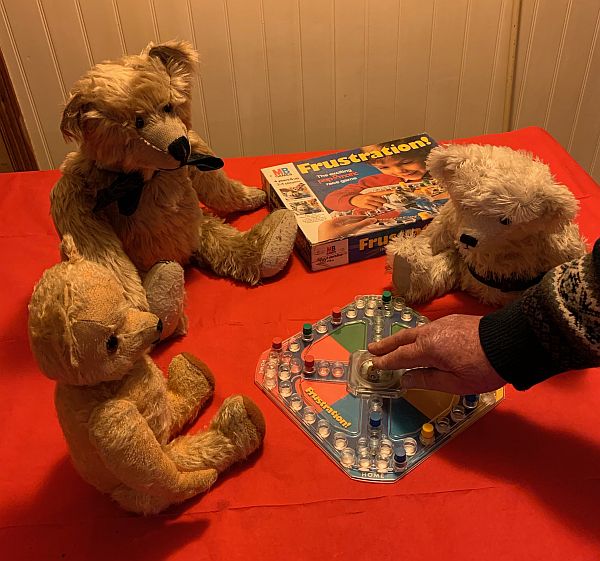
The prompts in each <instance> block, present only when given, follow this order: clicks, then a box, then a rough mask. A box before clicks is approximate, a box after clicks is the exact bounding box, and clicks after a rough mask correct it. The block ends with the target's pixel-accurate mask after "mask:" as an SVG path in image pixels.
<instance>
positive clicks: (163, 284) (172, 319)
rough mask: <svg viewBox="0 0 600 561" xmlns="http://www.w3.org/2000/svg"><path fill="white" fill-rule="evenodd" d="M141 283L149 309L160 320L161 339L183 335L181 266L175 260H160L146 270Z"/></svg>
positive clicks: (184, 319) (182, 280)
mask: <svg viewBox="0 0 600 561" xmlns="http://www.w3.org/2000/svg"><path fill="white" fill-rule="evenodd" d="M143 284H144V289H145V290H146V297H147V299H148V305H149V306H150V311H151V312H152V313H153V314H154V315H155V316H158V317H159V318H160V320H161V322H162V333H161V340H162V339H166V338H167V337H170V336H171V335H174V334H175V335H185V333H186V332H187V318H186V316H185V314H184V312H183V307H184V301H185V287H184V272H183V267H182V266H181V265H180V264H179V263H176V262H175V261H160V262H159V263H156V265H154V266H153V267H152V268H151V269H150V270H149V271H148V273H147V274H146V276H145V278H144V283H143Z"/></svg>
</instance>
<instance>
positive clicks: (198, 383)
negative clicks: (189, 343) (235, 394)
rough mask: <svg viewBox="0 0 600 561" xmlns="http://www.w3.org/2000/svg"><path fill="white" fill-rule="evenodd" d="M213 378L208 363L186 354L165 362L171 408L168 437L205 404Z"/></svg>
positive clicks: (169, 405)
mask: <svg viewBox="0 0 600 561" xmlns="http://www.w3.org/2000/svg"><path fill="white" fill-rule="evenodd" d="M214 390H215V379H214V377H213V375H212V373H211V371H210V370H209V368H208V366H206V364H204V363H203V362H202V361H201V360H199V359H197V358H196V357H195V356H193V355H191V354H189V353H182V354H180V355H177V356H176V357H174V358H173V360H172V361H171V364H169V378H168V380H167V400H168V407H169V409H170V411H171V431H170V434H171V438H172V437H173V436H175V435H177V434H179V432H181V429H182V428H183V427H184V426H185V425H186V424H187V423H189V422H190V421H193V420H194V419H195V418H196V416H197V415H198V412H199V411H200V409H201V408H202V407H203V406H204V405H206V403H208V401H209V400H210V399H211V397H212V396H213V393H214Z"/></svg>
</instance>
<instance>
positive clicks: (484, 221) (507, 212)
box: [427, 144, 578, 250]
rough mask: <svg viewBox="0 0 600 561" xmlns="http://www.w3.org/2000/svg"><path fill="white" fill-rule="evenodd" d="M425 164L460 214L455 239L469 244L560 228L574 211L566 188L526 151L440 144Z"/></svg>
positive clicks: (486, 244)
mask: <svg viewBox="0 0 600 561" xmlns="http://www.w3.org/2000/svg"><path fill="white" fill-rule="evenodd" d="M427 168H428V169H429V171H430V173H431V176H432V177H434V178H435V179H436V180H437V181H438V183H439V184H440V185H441V186H443V187H444V188H445V189H446V190H447V191H448V194H449V196H450V200H451V201H452V203H453V204H454V207H455V210H456V217H457V220H458V224H457V230H458V236H459V240H457V241H460V242H461V243H462V244H463V245H464V246H465V248H466V249H467V250H469V249H473V248H475V247H477V248H478V249H483V248H485V249H493V248H494V247H495V246H498V245H501V244H504V245H506V244H511V243H513V244H514V243H518V242H519V241H520V240H524V239H525V238H527V237H528V236H531V235H536V234H543V235H548V234H551V233H553V232H558V231H560V230H562V229H563V228H564V227H565V225H566V224H567V223H569V222H570V221H572V220H573V218H574V217H575V215H576V213H577V209H578V205H577V201H576V199H575V197H574V196H573V194H572V193H571V192H570V191H569V189H568V188H567V187H565V186H564V185H560V184H558V183H557V182H556V181H555V180H554V178H553V177H552V174H551V172H550V169H549V168H548V166H547V165H546V164H544V163H543V162H541V161H539V160H537V159H535V158H534V157H533V156H532V155H531V154H528V153H527V152H524V151H515V150H512V149H511V148H508V147H504V146H490V145H478V144H462V145H461V144H451V145H447V146H439V147H437V148H434V149H433V150H432V151H431V153H430V154H429V156H428V158H427ZM482 246H483V247H482Z"/></svg>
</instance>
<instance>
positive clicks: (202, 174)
mask: <svg viewBox="0 0 600 561" xmlns="http://www.w3.org/2000/svg"><path fill="white" fill-rule="evenodd" d="M188 137H189V140H190V145H191V149H192V154H193V153H194V152H199V153H201V154H211V155H214V152H213V151H212V149H211V148H210V147H209V146H208V145H207V144H206V142H204V141H203V140H202V139H201V138H200V137H199V136H198V135H197V134H196V133H195V132H194V131H189V132H188ZM190 176H191V180H192V185H193V186H194V190H195V191H196V194H197V195H198V199H200V201H201V202H202V203H204V204H205V205H206V206H207V207H209V208H212V209H213V210H215V211H217V212H220V213H230V212H239V211H247V210H254V209H256V208H259V207H261V206H263V205H264V204H265V202H266V200H267V197H266V194H265V192H264V191H263V190H262V189H257V188H255V187H246V186H245V185H244V184H242V183H240V182H239V181H236V180H234V179H231V178H229V177H227V175H226V174H225V172H224V171H223V170H216V171H199V170H197V169H196V168H194V167H191V170H190Z"/></svg>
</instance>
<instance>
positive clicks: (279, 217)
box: [260, 209, 298, 279]
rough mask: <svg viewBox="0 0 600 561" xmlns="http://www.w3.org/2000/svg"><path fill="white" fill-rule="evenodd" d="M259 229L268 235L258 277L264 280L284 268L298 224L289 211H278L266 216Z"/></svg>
mask: <svg viewBox="0 0 600 561" xmlns="http://www.w3.org/2000/svg"><path fill="white" fill-rule="evenodd" d="M260 227H261V229H262V230H263V231H268V233H269V234H268V236H267V237H266V238H265V241H264V246H263V248H262V251H261V256H260V277H261V278H263V279H264V278H268V277H272V276H273V275H276V274H277V273H279V272H280V271H281V270H282V269H283V268H284V267H285V265H286V263H287V262H288V260H289V258H290V254H291V253H292V249H293V247H294V242H295V241H296V232H297V230H298V224H297V222H296V216H295V215H294V213H293V212H292V211H291V210H286V209H279V210H276V211H275V212H273V213H272V214H270V215H269V216H267V218H265V219H264V220H263V222H262V223H261V224H260Z"/></svg>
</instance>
